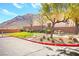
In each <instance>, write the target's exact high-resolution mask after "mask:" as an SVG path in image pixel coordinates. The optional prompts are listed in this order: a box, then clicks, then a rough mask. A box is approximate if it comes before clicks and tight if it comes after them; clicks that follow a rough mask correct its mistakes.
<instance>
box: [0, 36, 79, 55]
mask: <svg viewBox="0 0 79 59" xmlns="http://www.w3.org/2000/svg"><path fill="white" fill-rule="evenodd" d="M67 48H68V49H69V50H73V49H72V48H73V47H71V48H69V47H55V46H48V45H41V44H37V43H32V42H29V41H26V40H22V39H18V38H14V37H5V38H0V56H47V55H48V56H51V55H53V56H54V55H66V54H63V53H62V54H60V53H61V52H62V50H63V51H64V49H67ZM57 49H59V50H61V52H60V51H59V50H57ZM68 49H67V51H69V50H68ZM74 49H77V48H74ZM75 51H77V52H79V48H78V50H75ZM64 53H65V51H64ZM67 53H69V52H67Z"/></svg>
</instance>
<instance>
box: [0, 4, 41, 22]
mask: <svg viewBox="0 0 79 59" xmlns="http://www.w3.org/2000/svg"><path fill="white" fill-rule="evenodd" d="M39 10H40V4H39V3H0V23H2V22H4V21H7V20H10V19H12V18H14V17H16V16H18V15H24V14H27V13H32V14H37V13H39Z"/></svg>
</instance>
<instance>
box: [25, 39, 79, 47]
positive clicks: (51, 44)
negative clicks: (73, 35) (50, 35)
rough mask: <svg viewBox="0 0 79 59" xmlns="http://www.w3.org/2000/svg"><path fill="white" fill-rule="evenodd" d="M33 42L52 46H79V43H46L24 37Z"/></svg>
mask: <svg viewBox="0 0 79 59" xmlns="http://www.w3.org/2000/svg"><path fill="white" fill-rule="evenodd" d="M24 40H27V41H30V42H33V43H38V44H44V45H50V46H63V47H65V46H68V47H79V44H53V43H46V42H36V41H32V40H28V39H24Z"/></svg>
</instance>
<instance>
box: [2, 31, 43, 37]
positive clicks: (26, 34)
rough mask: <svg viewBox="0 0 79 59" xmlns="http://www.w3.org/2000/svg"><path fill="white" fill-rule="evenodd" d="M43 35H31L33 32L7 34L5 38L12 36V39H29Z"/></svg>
mask: <svg viewBox="0 0 79 59" xmlns="http://www.w3.org/2000/svg"><path fill="white" fill-rule="evenodd" d="M41 34H42V33H31V32H16V33H7V34H3V36H11V37H18V38H28V37H33V36H38V35H41Z"/></svg>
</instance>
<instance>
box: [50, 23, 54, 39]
mask: <svg viewBox="0 0 79 59" xmlns="http://www.w3.org/2000/svg"><path fill="white" fill-rule="evenodd" d="M54 25H55V24H54V22H52V26H51V36H50V37H51V38H53V34H54Z"/></svg>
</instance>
